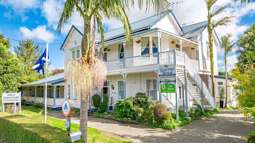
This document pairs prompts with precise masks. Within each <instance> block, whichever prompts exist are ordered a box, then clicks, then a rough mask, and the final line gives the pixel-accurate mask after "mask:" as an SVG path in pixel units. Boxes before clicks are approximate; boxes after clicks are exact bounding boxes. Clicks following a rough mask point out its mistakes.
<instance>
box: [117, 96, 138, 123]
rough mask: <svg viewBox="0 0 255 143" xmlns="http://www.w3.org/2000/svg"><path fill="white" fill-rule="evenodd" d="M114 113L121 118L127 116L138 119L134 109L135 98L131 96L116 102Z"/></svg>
mask: <svg viewBox="0 0 255 143" xmlns="http://www.w3.org/2000/svg"><path fill="white" fill-rule="evenodd" d="M114 113H115V115H116V116H117V117H119V118H127V119H130V120H136V112H135V109H134V104H133V98H132V97H129V98H126V99H124V100H123V101H118V102H117V103H116V104H115V109H114Z"/></svg>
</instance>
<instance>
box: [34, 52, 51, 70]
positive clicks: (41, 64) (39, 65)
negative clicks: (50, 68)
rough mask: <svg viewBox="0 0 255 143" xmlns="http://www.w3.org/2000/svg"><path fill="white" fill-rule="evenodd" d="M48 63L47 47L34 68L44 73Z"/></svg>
mask: <svg viewBox="0 0 255 143" xmlns="http://www.w3.org/2000/svg"><path fill="white" fill-rule="evenodd" d="M48 61H49V54H48ZM45 63H46V49H45V50H44V52H43V54H42V55H41V56H40V57H39V59H38V60H37V62H36V63H35V65H34V66H33V67H32V68H33V70H36V71H37V72H39V73H42V74H44V64H45Z"/></svg>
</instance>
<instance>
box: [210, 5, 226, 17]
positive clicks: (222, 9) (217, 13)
mask: <svg viewBox="0 0 255 143" xmlns="http://www.w3.org/2000/svg"><path fill="white" fill-rule="evenodd" d="M226 8H227V6H222V7H220V8H218V9H217V10H215V11H214V12H212V14H211V17H215V16H217V15H219V14H221V13H222V12H223V11H224V10H225V9H226Z"/></svg>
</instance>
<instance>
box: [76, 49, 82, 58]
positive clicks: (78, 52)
mask: <svg viewBox="0 0 255 143" xmlns="http://www.w3.org/2000/svg"><path fill="white" fill-rule="evenodd" d="M80 54H81V51H80V50H77V53H76V58H77V59H79V58H80Z"/></svg>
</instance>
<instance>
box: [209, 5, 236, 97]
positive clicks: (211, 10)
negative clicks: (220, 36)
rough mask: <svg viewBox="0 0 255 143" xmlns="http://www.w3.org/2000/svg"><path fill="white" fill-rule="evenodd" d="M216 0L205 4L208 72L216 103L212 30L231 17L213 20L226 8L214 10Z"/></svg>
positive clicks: (228, 20) (227, 21) (225, 22)
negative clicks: (208, 56)
mask: <svg viewBox="0 0 255 143" xmlns="http://www.w3.org/2000/svg"><path fill="white" fill-rule="evenodd" d="M217 1H218V0H206V2H207V14H208V16H207V22H208V26H207V30H208V48H209V53H210V71H211V82H212V83H211V84H212V96H213V97H214V100H215V102H216V98H215V79H214V52H213V48H214V47H213V43H214V29H215V28H216V27H219V26H223V25H226V24H227V23H229V22H230V19H231V17H230V16H225V17H222V18H220V19H217V20H215V17H216V16H218V15H219V14H221V13H222V12H223V11H224V10H225V8H226V6H223V7H220V8H217V9H216V10H215V9H214V4H215V3H216V2H217Z"/></svg>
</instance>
